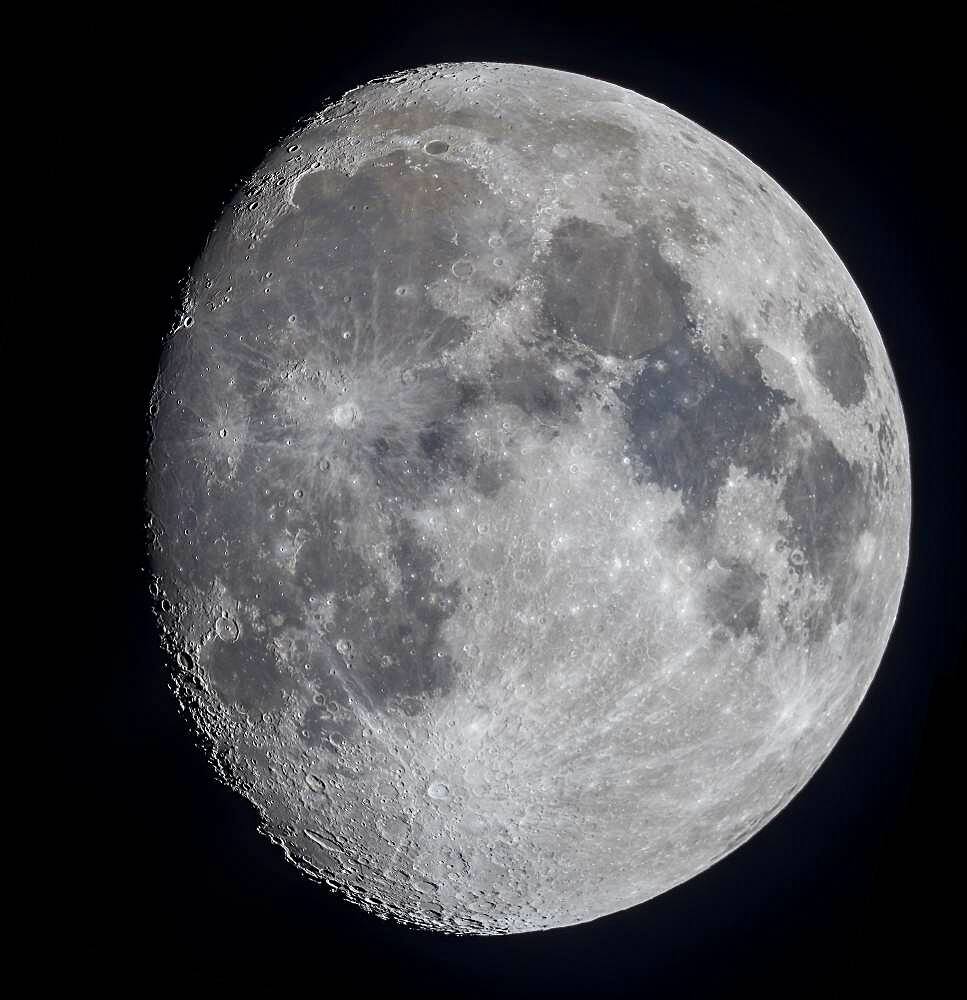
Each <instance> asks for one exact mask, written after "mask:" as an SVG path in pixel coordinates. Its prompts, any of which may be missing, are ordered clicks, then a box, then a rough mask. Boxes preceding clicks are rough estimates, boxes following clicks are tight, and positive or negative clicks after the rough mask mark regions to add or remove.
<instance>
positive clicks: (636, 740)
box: [147, 63, 910, 934]
mask: <svg viewBox="0 0 967 1000" xmlns="http://www.w3.org/2000/svg"><path fill="white" fill-rule="evenodd" d="M151 423H152V440H151V446H150V456H149V464H148V487H147V502H148V508H149V512H150V514H149V530H150V535H151V547H152V565H153V569H154V574H155V576H154V582H153V584H152V593H153V596H154V597H155V599H156V605H157V616H158V621H159V626H160V630H161V637H162V642H163V644H164V646H165V648H166V649H167V650H168V651H169V652H170V654H171V657H172V660H173V663H174V665H175V681H176V688H177V692H178V697H179V700H180V701H181V703H182V705H183V706H184V708H185V710H186V712H187V713H188V714H189V716H190V717H191V718H192V719H193V721H194V722H195V724H196V725H197V728H198V731H199V733H200V734H201V736H202V737H203V741H204V744H205V746H206V747H207V749H208V751H209V752H210V755H211V759H212V762H213V764H214V766H215V768H216V770H217V773H218V774H219V775H220V776H221V778H222V779H223V780H225V781H226V782H228V783H230V784H231V785H232V786H233V787H235V788H236V789H238V791H239V792H240V793H241V794H243V795H245V796H246V797H247V798H248V799H249V800H250V801H252V802H253V803H254V804H255V805H256V806H257V808H258V810H259V813H260V815H261V817H262V828H263V830H264V832H265V833H266V834H267V835H268V836H269V837H270V838H271V839H272V840H273V841H274V842H275V843H276V844H278V845H279V846H280V847H282V848H283V849H284V850H285V852H286V854H287V855H288V857H289V858H290V859H291V860H292V861H293V862H294V863H295V864H297V865H298V866H299V867H300V868H301V869H302V870H303V871H304V872H305V873H306V874H307V875H308V876H309V877H311V878H313V879H316V880H318V881H320V882H324V883H326V884H328V885H330V886H331V887H333V888H334V889H336V890H338V891H339V892H341V893H342V894H343V895H345V896H346V897H347V898H349V899H351V900H353V901H354V902H356V903H357V904H359V905H360V906H363V907H365V908H366V909H368V910H370V911H372V912H373V913H374V914H376V915H378V916H383V917H389V918H391V919H394V920H398V921H400V922H401V923H407V924H413V925H417V926H421V927H425V928H428V929H434V930H438V931H442V932H446V933H456V934H508V933H517V932H522V931H531V930H540V929H546V928H551V927H558V926H564V925H568V924H574V923H579V922H582V921H586V920H591V919H594V918H595V917H599V916H602V915H604V914H608V913H612V912H614V911H616V910H620V909H623V908H626V907H629V906H633V905H636V904H638V903H641V902H643V901H645V900H647V899H649V898H651V897H653V896H655V895H657V894H659V893H661V892H663V891H666V890H667V889H669V888H671V887H672V886H674V885H676V884H678V883H680V882H682V881H684V880H686V879H688V878H691V877H693V876H694V875H696V874H698V873H699V872H701V871H702V870H704V869H705V868H707V867H709V866H710V865H712V864H714V863H715V861H717V860H719V859H720V858H722V857H723V856H725V855H726V854H728V853H729V852H730V851H732V850H734V849H735V848H736V847H737V846H739V845H740V844H742V843H743V842H745V841H746V840H748V839H749V838H750V837H751V836H753V834H754V833H755V832H756V831H757V830H758V829H760V828H761V827H762V826H763V825H764V824H765V823H766V822H768V820H769V819H770V818H771V817H772V816H774V815H775V814H776V813H777V812H778V811H779V810H781V809H782V808H783V806H784V805H785V804H786V803H787V802H788V801H789V800H790V798H791V797H792V796H793V795H795V794H796V792H797V791H798V790H799V789H800V788H802V786H803V785H804V784H805V783H806V782H807V781H808V780H809V778H810V776H811V775H812V774H813V773H814V772H815V771H816V769H817V768H818V767H819V766H820V764H821V763H822V761H823V760H824V759H825V757H826V756H827V755H828V753H829V752H830V750H831V749H832V747H833V745H834V744H835V742H836V740H837V739H838V738H839V737H840V736H841V734H842V733H843V731H844V729H845V727H846V726H847V725H848V723H849V721H850V719H851V718H852V717H853V715H854V713H855V712H856V709H857V707H858V705H859V703H860V701H861V700H862V698H863V695H864V694H865V692H866V690H867V688H868V686H869V684H870V682H871V680H872V678H873V675H874V673H875V671H876V668H877V666H878V664H879V661H880V658H881V656H882V653H883V650H884V648H885V646H886V644H887V641H888V639H889V635H890V631H891V629H892V626H893V623H894V620H895V617H896V612H897V607H898V603H899V596H900V591H901V588H902V584H903V578H904V574H905V570H906V564H907V558H908V543H909V527H910V469H909V454H908V445H907V436H906V429H905V425H904V419H903V413H902V408H901V405H900V401H899V398H898V395H897V389H896V384H895V380H894V378H893V373H892V371H891V368H890V363H889V359H888V358H887V356H886V353H885V350H884V347H883V343H882V341H881V339H880V336H879V333H878V332H877V329H876V326H875V323H874V321H873V318H872V316H871V315H870V313H869V310H868V309H867V307H866V305H865V303H864V301H863V299H862V296H861V294H860V292H859V290H858V289H857V288H856V286H855V284H854V283H853V281H852V280H851V278H850V276H849V274H848V272H847V270H846V268H845V266H844V265H843V263H842V262H841V261H840V260H839V258H838V257H837V256H836V254H835V252H834V251H833V250H832V248H831V247H830V246H829V244H828V243H827V242H826V241H825V239H824V238H823V236H822V234H821V233H820V232H819V231H818V230H817V228H816V227H815V226H814V225H813V223H812V222H811V221H810V220H809V218H808V217H807V216H806V215H805V213H804V212H803V210H802V209H801V208H800V207H799V206H798V205H796V204H795V202H794V201H793V200H792V199H791V198H790V197H789V196H788V195H787V194H786V193H785V192H784V191H783V190H782V189H781V188H780V187H779V186H778V185H777V184H776V182H775V181H773V180H772V179H771V178H769V177H768V176H767V175H766V174H764V173H763V172H762V171H761V170H759V169H758V168H757V167H756V166H755V165H754V164H752V163H751V162H750V161H749V160H747V159H746V158H745V157H743V156H742V155H741V154H740V153H739V152H737V151H736V150H735V149H733V148H732V147H731V146H729V145H728V144H727V143H725V142H723V141H721V140H720V139H718V138H716V137H714V136H712V135H711V134H709V133H708V132H707V131H705V130H703V129H702V128H701V127H699V126H698V125H696V124H695V123H694V122H691V121H689V120H688V119H686V118H683V117H682V116H681V115H678V114H676V113H675V112H674V111H672V110H670V109H668V108H666V107H664V106H662V105H659V104H656V103H654V102H653V101H650V100H648V99H647V98H645V97H642V96H640V95H638V94H634V93H632V92H630V91H627V90H624V89H622V88H620V87H616V86H613V85H611V84H608V83H604V82H601V81H598V80H591V79H588V78H585V77H580V76H576V75H574V74H570V73H565V72H560V71H556V70H547V69H539V68H535V67H526V66H517V65H508V64H492V63H486V64H485V63H466V64H454V65H439V66H431V67H425V68H422V69H417V70H412V71H408V72H405V73H400V74H397V75H396V76H393V77H389V78H385V79H381V80H377V81H373V82H372V83H370V84H367V85H366V86H364V87H362V88H359V89H357V90H354V91H351V92H350V93H348V94H346V95H345V96H344V97H343V98H341V99H340V100H339V101H336V102H334V103H332V104H331V105H329V106H327V107H326V108H325V109H324V110H323V111H322V112H320V114H319V115H318V116H316V117H315V118H314V119H312V120H311V121H309V122H308V123H306V124H305V125H303V126H302V127H300V128H299V129H298V131H297V132H295V133H294V134H293V135H291V136H290V137H288V138H287V139H286V140H285V141H284V142H282V143H281V144H280V145H279V146H278V148H277V149H276V150H275V151H273V152H272V153H271V154H270V155H269V156H268V158H267V159H266V161H265V162H264V164H263V165H262V166H261V167H260V168H259V170H258V171H257V172H256V173H255V175H254V176H253V177H252V178H251V180H250V181H249V182H248V183H247V184H246V185H244V186H243V188H242V190H241V191H240V192H239V194H238V196H237V197H236V199H235V200H234V202H233V203H232V204H231V205H230V206H229V207H228V209H227V210H226V212H225V214H224V216H223V218H222V219H221V220H220V221H219V222H218V224H217V225H216V227H215V229H214V230H213V232H212V235H211V237H210V239H209V241H208V243H207V245H206V247H205V249H204V251H203V253H202V254H201V256H200V258H199V260H198V261H197V262H196V264H195V267H194V269H193V271H192V274H191V278H190V281H189V283H188V286H187V289H186V294H185V299H184V309H183V314H182V316H181V317H180V319H179V321H178V323H177V324H176V326H175V328H174V329H173V330H172V331H171V333H170V335H169V336H168V339H167V341H166V345H165V349H164V355H163V360H162V365H161V369H160V371H159V374H158V378H157V381H156V384H155V389H154V393H153V396H152V401H151Z"/></svg>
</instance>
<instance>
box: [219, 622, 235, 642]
mask: <svg viewBox="0 0 967 1000" xmlns="http://www.w3.org/2000/svg"><path fill="white" fill-rule="evenodd" d="M215 635H217V636H218V638H219V639H221V640H222V642H235V641H236V640H237V639H238V622H237V621H235V619H234V618H228V617H227V616H223V617H221V618H219V619H218V621H216V622H215Z"/></svg>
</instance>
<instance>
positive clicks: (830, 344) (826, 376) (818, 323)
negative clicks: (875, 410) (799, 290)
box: [803, 308, 870, 406]
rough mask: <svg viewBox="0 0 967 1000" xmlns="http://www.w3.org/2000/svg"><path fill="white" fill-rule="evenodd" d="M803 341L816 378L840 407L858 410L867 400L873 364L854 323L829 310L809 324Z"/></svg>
mask: <svg viewBox="0 0 967 1000" xmlns="http://www.w3.org/2000/svg"><path fill="white" fill-rule="evenodd" d="M803 339H804V340H805V341H806V346H807V347H808V348H809V355H810V358H811V359H812V369H813V374H814V375H815V376H816V379H817V381H818V382H819V383H820V384H821V385H822V386H823V388H824V389H826V391H827V392H828V393H829V394H830V395H831V396H832V397H833V399H835V400H836V402H837V403H839V405H840V406H855V405H856V404H857V403H860V402H862V401H863V398H864V397H865V396H866V376H867V375H869V373H870V360H869V357H868V356H867V353H866V348H865V347H864V346H863V343H862V341H861V340H860V338H859V337H858V336H857V334H856V331H855V329H854V327H853V326H852V324H851V323H848V322H846V321H845V320H843V319H842V318H841V317H840V315H839V313H838V312H836V311H835V310H833V309H830V308H825V309H821V310H820V311H819V312H817V313H815V314H814V315H813V316H811V317H810V318H809V320H808V321H807V322H806V326H805V328H804V329H803Z"/></svg>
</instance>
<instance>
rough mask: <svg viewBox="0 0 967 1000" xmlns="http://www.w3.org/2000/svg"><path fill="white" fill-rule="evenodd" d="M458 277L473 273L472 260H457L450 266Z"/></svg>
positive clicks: (466, 276) (468, 275)
mask: <svg viewBox="0 0 967 1000" xmlns="http://www.w3.org/2000/svg"><path fill="white" fill-rule="evenodd" d="M450 270H451V271H453V273H454V274H455V275H456V276H457V277H458V278H469V277H470V275H471V274H473V262H472V261H469V260H458V261H457V262H456V263H455V264H453V265H452V266H451V268H450Z"/></svg>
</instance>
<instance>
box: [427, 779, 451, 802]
mask: <svg viewBox="0 0 967 1000" xmlns="http://www.w3.org/2000/svg"><path fill="white" fill-rule="evenodd" d="M426 794H427V795H429V796H430V798H431V799H436V800H437V801H438V802H439V801H442V800H443V799H448V798H450V789H449V788H448V787H447V786H446V785H445V784H444V783H443V782H442V781H434V782H433V783H432V784H431V785H430V787H429V788H427V790H426Z"/></svg>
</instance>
